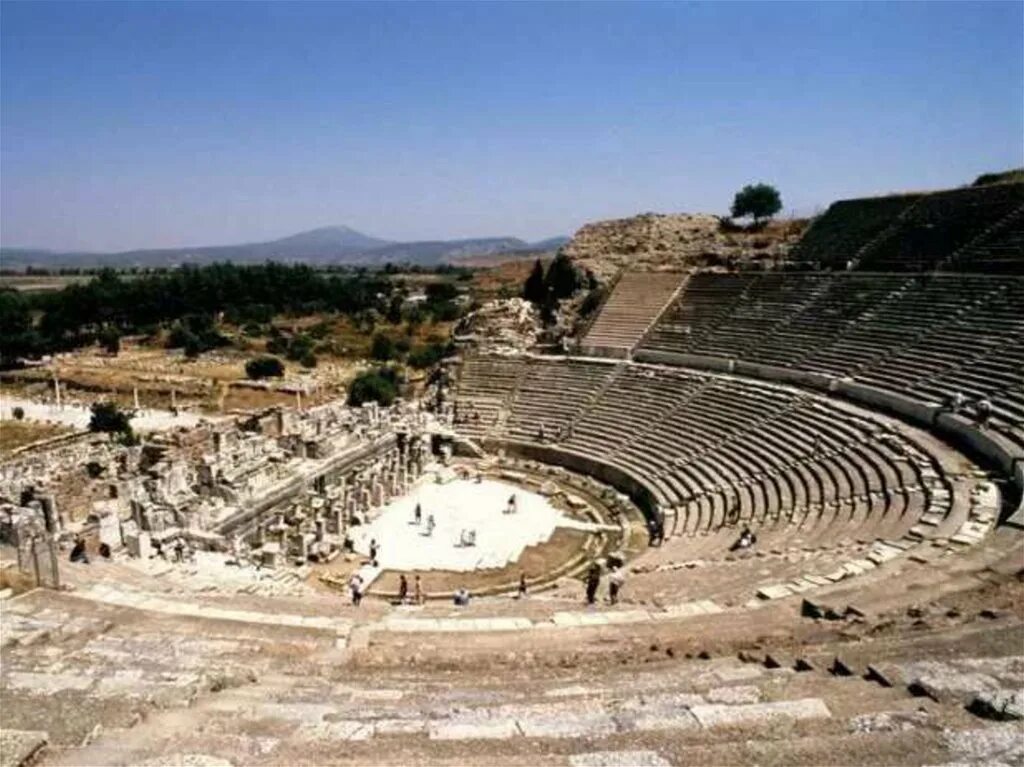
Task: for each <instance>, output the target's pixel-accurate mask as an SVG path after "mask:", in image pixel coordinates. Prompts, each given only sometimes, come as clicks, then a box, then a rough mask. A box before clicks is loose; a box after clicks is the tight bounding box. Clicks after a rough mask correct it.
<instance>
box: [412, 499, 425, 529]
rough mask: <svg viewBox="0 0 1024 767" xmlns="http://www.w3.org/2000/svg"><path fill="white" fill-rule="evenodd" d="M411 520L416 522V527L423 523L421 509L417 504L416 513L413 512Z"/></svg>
mask: <svg viewBox="0 0 1024 767" xmlns="http://www.w3.org/2000/svg"><path fill="white" fill-rule="evenodd" d="M413 519H414V520H415V521H416V524H417V525H418V524H419V523H420V522H422V521H423V507H421V506H420V505H419V504H418V503H417V504H416V511H414V512H413Z"/></svg>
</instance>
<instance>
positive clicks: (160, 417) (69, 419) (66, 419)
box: [0, 395, 219, 432]
mask: <svg viewBox="0 0 1024 767" xmlns="http://www.w3.org/2000/svg"><path fill="white" fill-rule="evenodd" d="M16 407H20V408H21V409H22V410H24V411H25V418H26V420H29V421H44V422H46V423H55V424H60V425H62V426H70V427H71V428H72V429H79V430H85V429H87V428H89V419H90V417H91V415H92V414H91V412H90V410H89V408H88V407H87V406H85V405H78V404H67V405H61V406H60V407H58V406H57V405H54V404H51V403H47V402H34V401H32V400H30V399H24V398H21V397H8V396H6V395H4V396H3V398H2V400H0V420H10V419H13V418H14V416H13V414H12V411H13V410H14V408H16ZM216 420H219V417H218V416H199V415H196V414H195V413H188V412H184V411H182V412H179V413H178V414H177V415H175V414H174V413H172V412H171V411H169V410H147V409H145V408H142V409H140V410H138V411H137V414H136V416H135V417H134V418H132V428H133V429H134V430H135V431H137V432H153V431H166V430H168V429H177V428H179V427H183V426H184V427H187V428H192V427H194V426H196V425H198V424H199V423H200V422H201V421H216Z"/></svg>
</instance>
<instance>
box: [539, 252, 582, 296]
mask: <svg viewBox="0 0 1024 767" xmlns="http://www.w3.org/2000/svg"><path fill="white" fill-rule="evenodd" d="M544 285H545V287H546V288H547V294H548V296H550V297H552V298H555V299H562V298H568V297H569V296H571V295H572V294H573V293H575V292H576V291H577V290H579V289H580V288H581V287H582V286H583V276H582V275H581V274H580V272H579V270H578V269H577V268H576V265H575V264H574V263H573V262H572V259H571V258H569V257H568V256H567V255H565V254H564V253H559V254H558V255H557V256H555V260H554V261H552V262H551V266H549V267H548V273H547V274H546V275H545V277H544Z"/></svg>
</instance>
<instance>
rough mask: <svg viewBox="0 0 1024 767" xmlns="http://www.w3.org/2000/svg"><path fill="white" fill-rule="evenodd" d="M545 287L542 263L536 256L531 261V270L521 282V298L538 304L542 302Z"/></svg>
mask: <svg viewBox="0 0 1024 767" xmlns="http://www.w3.org/2000/svg"><path fill="white" fill-rule="evenodd" d="M546 293H547V288H546V287H545V286H544V265H543V264H542V263H541V262H540V259H539V258H538V259H537V260H536V261H534V263H533V271H532V272H530V276H529V277H527V278H526V282H525V283H524V284H523V298H525V299H526V300H527V301H530V302H532V303H535V304H537V305H538V306H540V305H541V304H542V303H544V296H545V294H546Z"/></svg>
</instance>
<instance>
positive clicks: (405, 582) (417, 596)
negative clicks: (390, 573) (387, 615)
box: [398, 573, 424, 605]
mask: <svg viewBox="0 0 1024 767" xmlns="http://www.w3.org/2000/svg"><path fill="white" fill-rule="evenodd" d="M423 601H424V596H423V581H422V579H421V578H420V575H419V573H417V574H416V580H415V586H414V587H413V593H412V600H411V603H412V604H414V605H421V604H423ZM398 603H399V604H401V605H405V604H410V599H409V579H408V578H407V577H406V576H405V573H402V574H400V575H399V576H398Z"/></svg>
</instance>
